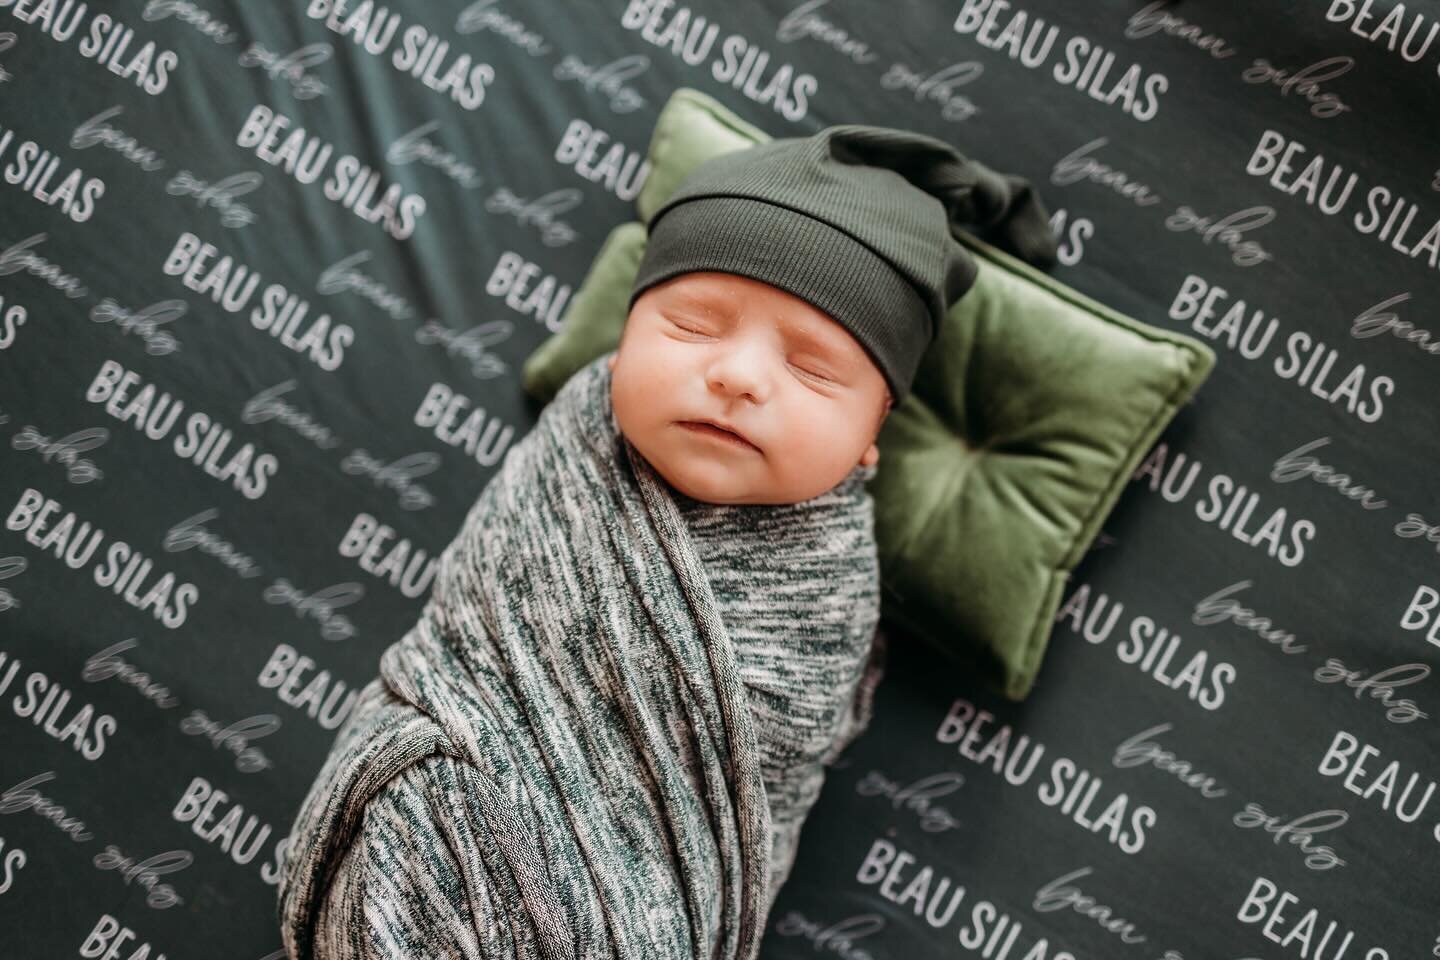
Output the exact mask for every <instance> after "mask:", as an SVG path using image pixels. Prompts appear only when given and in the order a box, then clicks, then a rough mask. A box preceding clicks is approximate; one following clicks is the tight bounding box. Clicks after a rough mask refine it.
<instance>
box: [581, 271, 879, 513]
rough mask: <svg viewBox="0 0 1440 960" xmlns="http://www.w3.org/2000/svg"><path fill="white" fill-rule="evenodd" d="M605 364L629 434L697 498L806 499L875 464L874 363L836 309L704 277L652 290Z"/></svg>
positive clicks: (753, 283)
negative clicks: (712, 425)
mask: <svg viewBox="0 0 1440 960" xmlns="http://www.w3.org/2000/svg"><path fill="white" fill-rule="evenodd" d="M609 363H610V369H611V371H612V381H611V399H612V404H613V407H614V411H615V419H616V422H617V423H618V424H619V427H620V430H621V432H622V433H624V434H625V436H626V438H627V439H629V441H630V442H631V443H632V444H634V446H635V448H636V449H637V450H639V451H640V453H641V454H643V455H644V457H645V459H646V460H647V461H649V463H650V465H651V466H653V467H654V468H655V469H656V471H657V472H659V473H660V475H661V476H663V477H664V478H665V479H666V480H667V481H669V483H670V484H671V485H672V486H674V487H675V488H676V489H678V490H680V491H681V492H682V493H684V494H686V495H688V496H690V497H693V498H694V499H696V500H703V501H706V502H709V503H770V504H780V503H798V502H800V501H802V500H809V499H810V498H812V497H816V496H819V495H820V494H822V493H824V492H826V491H827V490H830V489H833V488H834V487H835V486H836V485H837V484H838V483H840V481H842V480H844V479H845V477H846V476H848V475H849V473H850V471H851V470H853V469H854V468H855V467H856V466H857V465H869V464H873V463H875V462H876V460H877V459H878V458H879V456H880V453H879V450H878V449H877V448H876V447H875V442H874V441H875V437H876V435H877V434H878V433H879V431H880V427H881V425H882V424H883V423H884V420H885V415H886V414H887V413H888V412H889V409H890V402H889V389H888V386H887V385H886V383H885V378H884V376H883V375H882V374H881V373H880V369H879V367H877V366H876V365H875V363H874V361H872V360H871V359H870V355H869V354H868V353H866V352H865V348H864V347H862V346H860V343H859V341H857V340H856V339H855V338H854V337H853V336H852V335H851V334H850V332H849V331H848V330H846V329H845V328H844V327H842V326H841V325H840V324H838V323H836V322H835V321H834V320H833V319H831V318H830V316H829V315H828V314H826V313H825V312H824V311H822V310H819V309H817V308H815V307H813V306H811V305H810V304H809V303H807V302H805V301H804V300H801V299H800V298H799V297H796V296H794V295H792V294H790V293H787V292H786V291H784V290H781V289H779V288H777V287H772V286H770V285H769V284H767V283H761V282H760V281H758V280H752V279H750V278H749V277H742V276H739V275H737V274H731V273H712V272H697V273H687V274H682V275H681V276H678V277H675V278H673V279H671V280H667V281H665V282H664V283H661V284H657V285H656V286H654V287H651V288H650V289H649V290H646V291H645V292H644V293H643V294H641V295H640V297H639V298H638V299H636V301H635V306H634V308H633V309H632V310H631V311H630V315H629V318H628V319H627V320H626V322H625V330H624V333H623V334H622V336H621V339H620V346H619V348H618V349H617V351H616V353H615V355H614V356H612V357H611V358H610V361H609ZM697 420H710V421H714V422H717V423H723V424H726V425H728V426H729V427H731V428H733V429H734V430H735V431H736V432H737V433H739V434H741V435H743V436H744V438H745V439H746V440H748V441H749V442H748V443H746V442H741V441H738V440H736V439H735V438H733V437H728V438H727V437H726V436H725V435H724V434H722V433H719V432H718V431H712V430H709V429H706V428H698V427H695V426H693V423H694V421H697Z"/></svg>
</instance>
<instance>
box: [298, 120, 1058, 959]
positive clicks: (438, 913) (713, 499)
mask: <svg viewBox="0 0 1440 960" xmlns="http://www.w3.org/2000/svg"><path fill="white" fill-rule="evenodd" d="M962 225H970V226H974V227H976V228H979V229H980V230H982V231H984V232H986V233H987V234H988V235H989V239H991V240H992V241H993V242H995V243H996V244H997V245H999V246H1002V247H1004V248H1006V249H1009V250H1010V251H1012V252H1015V253H1018V254H1020V255H1021V256H1023V257H1026V258H1027V259H1030V260H1032V261H1036V262H1041V261H1044V260H1046V259H1047V258H1048V257H1051V256H1053V251H1054V239H1053V235H1052V234H1051V232H1050V228H1049V224H1048V219H1047V217H1046V214H1045V212H1044V209H1043V207H1041V205H1040V203H1039V201H1038V200H1037V199H1036V197H1035V196H1034V194H1033V193H1032V192H1031V190H1030V189H1029V186H1028V185H1027V184H1026V183H1025V181H1023V180H1021V179H1019V178H1017V177H1012V176H1004V175H1000V174H997V173H995V172H994V171H991V170H989V169H988V168H986V167H984V166H982V165H981V164H979V163H976V162H974V161H971V160H968V159H967V158H965V157H964V156H962V155H961V154H959V153H958V152H957V151H956V150H955V149H954V148H953V147H951V146H949V145H948V144H946V143H945V142H943V141H941V140H937V139H935V138H932V137H928V136H925V135H922V134H918V133H912V132H908V131H903V130H894V129H888V128H883V127H871V126H862V125H855V124H849V125H842V126H835V127H829V128H826V129H824V130H822V131H820V132H819V133H817V134H815V135H813V136H810V137H802V138H788V139H777V140H773V141H769V142H767V143H763V144H759V145H756V146H754V147H751V148H748V149H746V150H742V151H737V152H734V153H730V154H726V155H724V156H720V157H716V158H714V159H711V160H709V161H707V162H705V163H703V164H701V165H700V166H699V167H697V168H696V169H695V170H694V171H693V172H692V173H691V174H690V176H689V177H687V178H686V179H685V181H684V182H683V183H681V184H680V186H679V188H678V189H677V190H676V191H675V193H674V194H673V195H672V196H671V197H670V198H669V199H668V200H667V201H666V203H665V204H664V205H663V206H662V207H661V208H660V209H659V210H658V211H657V212H656V213H655V214H654V215H653V216H652V217H651V219H650V221H649V224H648V230H649V233H648V241H647V243H646V248H645V253H644V256H643V258H642V260H641V263H640V265H639V269H638V272H637V276H636V279H635V283H634V287H633V290H632V294H631V299H630V305H629V312H628V316H627V320H626V324H625V327H624V331H623V336H622V337H621V340H620V343H619V346H618V347H617V349H615V350H614V351H612V352H610V353H607V354H605V355H602V356H601V357H598V358H596V359H595V360H593V361H591V362H590V363H588V364H587V365H585V366H584V367H582V368H581V369H580V370H579V371H578V372H576V373H575V374H574V375H572V376H571V377H570V379H569V380H568V381H566V383H565V384H564V386H563V387H562V388H561V389H560V391H559V393H558V394H557V395H556V396H555V398H554V399H553V400H552V401H551V402H550V404H549V405H548V406H547V407H546V408H545V409H544V410H543V411H542V412H541V415H540V417H539V420H538V422H537V423H536V424H535V426H534V428H533V429H532V430H531V431H530V432H529V433H527V434H526V436H525V437H524V438H523V439H522V440H521V441H520V442H519V443H517V444H514V445H513V446H512V447H511V448H510V450H509V451H508V452H507V455H506V458H505V460H504V462H503V464H502V465H501V468H500V469H499V471H498V472H497V473H496V475H495V476H494V477H493V478H491V480H490V481H489V483H488V484H487V485H486V486H485V488H484V489H483V490H482V491H481V493H480V495H479V497H478V498H477V499H476V501H475V503H474V504H473V505H472V506H471V508H470V510H469V513H468V514H467V515H466V517H465V520H464V523H463V525H462V527H461V529H460V531H459V533H458V534H457V535H456V537H455V539H454V541H453V542H452V543H451V544H450V545H449V547H447V548H446V550H445V552H444V553H443V554H442V556H441V560H440V566H439V570H438V572H437V575H436V577H435V580H434V584H433V587H432V592H431V594H430V596H429V598H428V599H427V601H426V604H425V607H424V610H423V611H422V613H421V616H420V618H419V620H418V621H417V623H416V624H415V625H414V626H413V627H412V628H411V629H410V630H409V631H408V632H407V633H406V634H405V636H404V637H402V638H401V639H400V640H398V641H397V642H395V643H394V644H392V645H391V646H390V647H389V648H388V649H387V650H386V651H385V653H384V654H383V655H382V657H381V661H380V669H379V676H377V677H376V678H375V679H374V680H372V681H371V682H370V683H369V684H367V685H366V686H365V687H364V688H363V689H362V690H361V691H360V694H359V696H358V697H357V698H356V702H355V705H354V707H353V709H352V710H351V713H350V715H349V717H348V718H347V720H346V722H345V724H344V725H343V726H342V727H341V729H340V730H339V731H338V732H337V736H336V740H335V743H334V744H333V745H332V747H331V749H330V752H329V755H328V756H327V758H326V760H325V763H324V765H323V766H322V768H321V770H320V771H319V773H318V774H317V776H316V779H315V781H314V783H313V784H312V785H311V787H310V790H309V793H308V794H307V796H306V797H305V800H304V802H303V803H302V805H301V808H300V810H299V811H298V813H297V815H296V818H295V824H294V827H293V829H292V831H291V835H290V846H289V851H290V853H289V856H288V859H287V860H286V862H285V864H284V868H283V872H282V875H281V880H280V884H279V891H278V895H279V896H278V912H279V918H280V922H281V933H282V938H283V941H284V944H285V948H286V951H287V953H288V954H289V955H290V956H291V957H292V958H294V960H301V958H309V957H314V958H322V960H331V958H344V960H362V958H363V960H381V958H385V960H399V958H402V957H405V958H410V957H446V958H465V960H488V958H498V957H516V956H523V957H559V956H565V957H585V958H627V960H640V958H647V960H699V958H705V960H753V958H754V957H756V956H757V955H758V953H759V949H760V942H761V939H762V937H763V935H764V931H765V927H766V923H767V918H768V915H769V912H770V910H771V908H772V906H773V904H774V900H775V897H776V895H777V893H778V891H779V889H780V887H781V886H782V884H783V883H784V882H785V880H786V878H787V876H788V875H789V873H790V870H791V867H792V864H793V860H794V856H795V852H796V846H797V842H798V839H799V834H800V829H801V825H802V823H803V822H804V820H805V817H806V815H807V813H808V811H809V810H810V809H811V807H812V806H813V804H814V802H815V799H816V797H817V796H818V793H819V790H820V786H821V784H822V782H823V774H824V768H825V767H826V766H827V765H829V764H830V763H832V762H833V761H834V760H835V759H836V758H837V757H838V755H839V753H840V752H841V751H842V750H843V749H844V748H845V747H846V746H847V745H848V744H849V743H850V742H851V741H852V740H853V739H854V738H855V737H856V736H857V735H858V734H859V733H860V732H861V731H862V730H863V729H864V727H865V726H866V724H867V723H868V720H869V713H870V704H871V695H872V693H873V690H874V686H875V683H876V682H878V679H879V676H880V671H881V668H882V661H883V656H882V654H883V642H882V641H883V635H882V634H881V633H880V632H879V631H878V630H877V626H878V619H879V593H880V590H879V586H880V584H879V569H878V564H877V559H876V544H875V537H874V516H873V502H872V500H871V499H870V496H869V495H868V494H867V492H866V490H865V485H866V483H867V482H868V481H870V480H871V479H872V478H874V477H875V475H876V472H877V466H878V458H879V451H878V448H877V446H876V439H877V436H878V434H879V432H880V429H881V426H882V424H883V423H884V421H885V419H886V417H887V414H888V413H889V412H890V411H891V410H892V409H893V408H894V407H895V406H896V405H898V404H900V403H901V402H903V400H904V399H905V397H906V396H907V394H908V391H909V389H910V386H911V384H912V382H913V380H914V377H915V373H916V370H917V369H918V367H919V364H920V361H921V357H922V354H923V353H924V351H925V350H926V348H927V347H928V346H929V344H930V343H931V342H932V340H933V339H934V337H935V335H936V332H937V330H938V327H939V323H940V320H941V318H942V317H943V316H944V314H945V312H946V311H947V310H948V309H949V307H950V305H951V304H952V303H953V302H954V301H955V300H956V299H958V297H959V296H960V295H961V294H963V293H964V291H965V290H966V289H968V288H969V286H970V285H971V283H972V282H973V280H974V277H975V271H976V265H975V263H974V261H973V259H972V258H971V257H970V255H969V253H968V252H967V251H966V249H965V248H964V247H963V246H962V245H961V244H960V243H959V242H958V241H957V240H956V238H955V237H956V233H957V232H958V231H959V230H960V229H961V227H962Z"/></svg>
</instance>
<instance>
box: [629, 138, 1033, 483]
mask: <svg viewBox="0 0 1440 960" xmlns="http://www.w3.org/2000/svg"><path fill="white" fill-rule="evenodd" d="M960 224H973V225H976V226H979V227H982V228H989V230H990V231H991V239H992V240H994V241H995V242H996V243H997V244H998V245H1000V246H1001V247H1003V248H1006V249H1009V250H1010V251H1012V252H1014V253H1017V254H1019V255H1020V256H1022V257H1024V258H1025V259H1027V260H1030V261H1031V262H1035V263H1045V262H1053V259H1054V250H1055V238H1054V234H1053V233H1052V232H1051V230H1050V225H1049V218H1048V216H1047V215H1046V213H1045V209H1044V207H1043V206H1042V205H1041V204H1040V202H1039V199H1038V198H1037V197H1036V196H1035V194H1034V192H1033V191H1032V190H1031V189H1030V186H1029V184H1028V183H1026V182H1025V181H1024V180H1022V179H1020V178H1019V177H1015V176H1006V175H1001V174H998V173H996V172H995V171H993V170H990V169H989V168H987V167H985V166H984V165H983V164H980V163H978V162H976V161H974V160H969V159H967V158H966V157H964V156H963V155H961V154H960V153H959V152H957V151H956V150H955V148H953V147H951V146H950V145H949V144H947V143H945V142H944V141H943V140H938V139H936V138H934V137H930V136H927V135H925V134H920V133H914V132H912V131H907V130H896V129H892V128H888V127H873V126H864V125H860V124H843V125H839V126H832V127H827V128H825V129H823V130H821V131H820V132H819V133H816V134H814V135H812V136H809V137H790V138H783V139H776V140H770V141H767V142H765V143H760V144H756V145H754V146H751V147H748V148H746V149H743V150H737V151H733V152H731V153H726V154H722V155H720V156H717V157H712V158H711V159H709V160H706V161H705V162H703V163H701V164H700V165H699V166H697V167H696V168H695V169H694V170H692V171H691V173H690V175H689V176H688V177H686V179H685V180H684V181H683V182H682V183H681V184H680V185H679V187H678V188H676V190H675V191H674V192H673V193H672V194H671V195H670V197H669V199H667V200H666V201H665V202H664V203H663V204H662V205H661V206H660V208H659V209H658V210H656V211H655V212H654V213H653V214H652V215H651V216H650V220H649V223H648V240H647V242H646V245H645V252H644V255H643V256H642V257H641V260H640V266H639V269H638V271H637V274H636V278H635V284H634V287H633V288H632V290H631V294H630V305H629V306H630V311H629V315H628V317H627V319H626V323H625V329H624V333H623V335H622V337H621V341H620V345H619V348H618V349H617V351H616V353H615V354H614V356H612V357H610V358H609V360H608V361H607V362H608V363H609V364H610V370H611V374H612V380H611V399H612V405H613V409H614V413H615V419H616V423H617V424H618V426H619V428H620V430H621V432H622V433H624V435H625V437H626V438H627V439H628V440H629V441H630V442H631V443H632V444H633V445H634V447H635V448H636V449H637V450H638V451H639V452H640V453H641V454H642V455H643V456H644V457H645V459H646V460H647V461H649V462H650V464H651V465H652V466H654V467H655V468H656V470H657V471H658V472H659V473H660V474H661V475H662V476H663V477H664V478H665V479H666V480H667V481H668V482H669V483H670V484H671V485H672V486H673V487H675V488H676V489H678V490H679V491H680V492H682V493H684V494H686V495H688V496H690V497H692V498H694V499H696V500H703V501H708V502H712V503H737V504H741V503H754V504H766V503H768V504H783V503H798V502H800V501H803V500H808V499H811V498H812V497H816V496H819V495H820V494H822V493H825V492H826V491H828V490H830V489H832V488H834V487H835V486H836V485H837V484H839V483H840V482H841V481H843V480H844V479H845V478H846V477H848V476H849V475H850V473H851V472H852V471H853V470H855V469H856V467H860V466H868V465H871V464H874V463H876V461H877V460H878V458H879V450H878V448H877V447H876V445H875V440H876V436H877V434H878V433H879V431H880V428H881V425H882V424H883V423H884V420H885V417H886V415H887V414H888V413H889V412H890V410H891V409H892V407H894V406H895V405H897V404H899V403H901V402H902V401H903V400H904V399H905V397H906V396H907V395H908V394H909V390H910V386H911V383H912V382H913V380H914V377H915V372H916V370H917V369H918V368H919V365H920V358H921V355H922V354H923V353H924V352H925V350H926V349H927V348H928V347H929V345H930V343H931V342H932V341H933V339H934V337H935V334H936V331H937V330H938V329H939V324H940V321H941V319H942V318H943V317H944V315H945V313H946V311H948V310H949V308H950V306H951V305H952V304H953V303H954V302H955V301H956V300H957V299H959V297H960V296H961V295H962V294H963V293H964V292H965V291H966V290H968V289H969V288H970V286H971V284H972V283H974V280H975V274H976V269H977V268H976V264H975V260H974V258H973V257H972V256H971V255H970V253H969V251H968V250H966V248H965V247H964V246H963V245H962V244H961V243H960V242H959V241H958V239H957V237H956V234H957V233H958V232H959V230H960ZM704 420H708V421H712V422H715V423H719V424H723V425H724V426H726V427H729V428H730V429H731V430H732V431H734V433H737V434H740V435H743V437H744V438H745V441H748V442H743V441H740V440H737V439H734V438H733V437H731V438H728V439H727V435H726V434H724V433H720V432H715V431H709V430H706V428H704V427H697V426H696V425H695V422H696V421H704Z"/></svg>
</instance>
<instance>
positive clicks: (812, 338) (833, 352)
mask: <svg viewBox="0 0 1440 960" xmlns="http://www.w3.org/2000/svg"><path fill="white" fill-rule="evenodd" d="M674 306H677V307H682V308H683V307H689V308H691V309H694V310H699V311H701V312H702V313H712V312H713V313H715V314H718V315H719V316H721V317H724V318H725V319H727V320H734V319H735V317H736V315H737V314H738V313H739V308H737V307H736V305H735V304H734V303H733V302H732V301H731V300H729V299H727V298H725V297H722V296H718V295H709V294H704V293H694V292H688V291H687V292H684V293H681V292H677V293H676V294H675V295H674ZM831 322H834V321H831ZM778 325H779V327H780V329H781V330H782V331H783V332H784V333H785V335H786V336H788V337H790V338H791V339H792V340H795V341H799V342H802V343H804V344H806V345H807V346H811V347H814V348H816V349H818V350H820V351H822V352H823V353H824V354H825V355H826V356H827V357H828V358H831V359H834V360H835V361H837V362H841V363H843V362H844V360H845V354H844V351H843V350H841V349H840V347H839V346H838V345H836V344H835V343H834V342H833V340H832V339H831V338H829V337H827V336H825V335H824V334H823V333H821V332H820V331H818V330H816V329H814V325H813V324H810V323H807V322H806V321H801V320H787V319H784V318H783V317H782V318H779V320H778Z"/></svg>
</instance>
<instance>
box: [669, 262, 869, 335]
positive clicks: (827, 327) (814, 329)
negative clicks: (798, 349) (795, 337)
mask: <svg viewBox="0 0 1440 960" xmlns="http://www.w3.org/2000/svg"><path fill="white" fill-rule="evenodd" d="M664 292H665V294H666V295H667V299H668V300H670V301H671V302H672V303H675V304H677V305H681V304H683V305H685V306H689V307H693V308H694V309H697V310H700V311H703V312H705V313H710V314H713V315H715V316H717V317H722V318H725V319H734V318H735V317H737V316H739V315H740V314H741V313H742V312H745V313H750V312H751V309H750V308H752V307H755V308H756V309H754V311H753V314H754V317H755V319H757V320H762V321H768V322H769V323H771V324H774V325H778V326H784V327H786V328H788V329H792V330H794V331H795V332H798V333H807V334H811V335H813V336H814V337H815V338H816V339H817V340H819V341H820V342H821V343H824V344H828V345H831V346H835V347H837V348H843V347H848V346H849V343H848V342H847V341H849V340H850V331H848V330H846V329H845V327H844V326H843V325H842V324H841V323H839V322H838V321H837V320H836V319H835V318H834V317H832V316H830V315H829V314H828V313H826V312H825V311H823V310H821V309H819V308H818V307H814V306H812V305H811V304H809V303H807V302H806V301H804V300H802V299H800V298H799V297H797V296H795V295H794V294H792V293H790V292H789V291H788V290H782V289H781V288H779V287H776V286H773V285H771V284H768V283H765V282H764V281H761V280H754V279H751V278H750V277H746V276H741V275H740V274H731V273H715V272H696V273H687V274H681V275H680V276H679V277H676V278H675V279H674V280H672V281H671V282H670V283H667V284H666V285H665V291H664Z"/></svg>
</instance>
